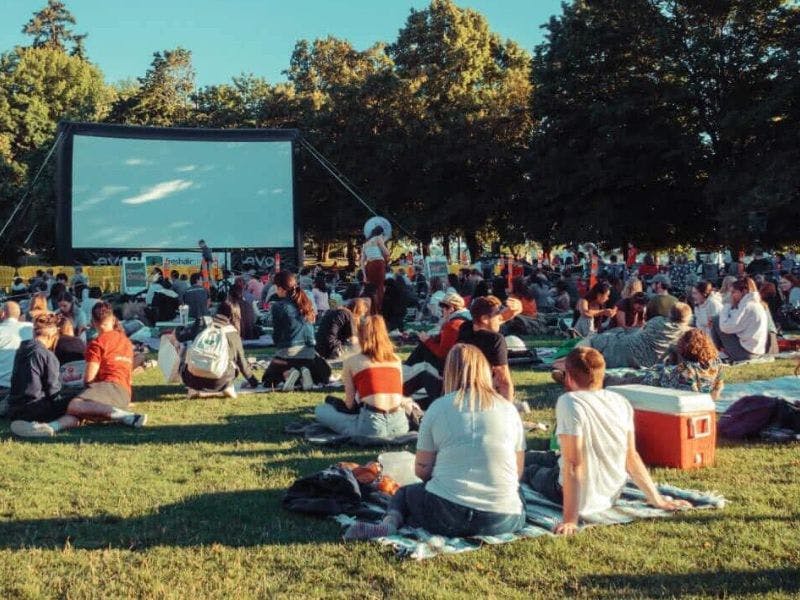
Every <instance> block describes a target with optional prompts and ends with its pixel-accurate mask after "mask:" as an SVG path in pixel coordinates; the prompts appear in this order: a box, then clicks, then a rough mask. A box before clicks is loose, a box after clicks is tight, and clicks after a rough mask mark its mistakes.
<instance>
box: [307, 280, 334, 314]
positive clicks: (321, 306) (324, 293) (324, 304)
mask: <svg viewBox="0 0 800 600" xmlns="http://www.w3.org/2000/svg"><path fill="white" fill-rule="evenodd" d="M311 293H312V294H313V296H314V306H316V307H317V314H318V315H320V316H322V315H324V314H325V312H326V311H328V310H330V308H331V307H330V304H329V302H328V300H329V297H330V294H329V293H328V284H327V282H326V281H325V275H323V274H319V275H317V278H316V279H315V280H314V288H313V289H312V290H311Z"/></svg>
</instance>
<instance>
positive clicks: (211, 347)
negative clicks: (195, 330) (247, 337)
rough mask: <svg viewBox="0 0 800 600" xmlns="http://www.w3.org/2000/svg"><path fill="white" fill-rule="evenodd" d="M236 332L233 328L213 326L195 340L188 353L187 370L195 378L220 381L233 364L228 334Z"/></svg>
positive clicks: (204, 330)
mask: <svg viewBox="0 0 800 600" xmlns="http://www.w3.org/2000/svg"><path fill="white" fill-rule="evenodd" d="M231 331H236V329H234V328H233V327H232V326H230V325H226V326H225V327H220V326H219V325H215V324H213V323H212V324H211V325H209V326H208V327H206V328H205V329H203V331H201V332H200V333H199V334H197V337H196V338H194V341H193V342H192V344H191V346H189V349H188V350H187V351H186V368H187V369H188V370H189V373H191V374H192V375H194V376H195V377H202V378H204V379H220V378H221V377H222V376H223V375H225V373H226V372H227V371H228V367H229V366H230V364H231V357H230V349H229V348H228V338H227V336H226V334H227V333H230V332H231Z"/></svg>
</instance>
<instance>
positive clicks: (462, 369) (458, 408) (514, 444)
mask: <svg viewBox="0 0 800 600" xmlns="http://www.w3.org/2000/svg"><path fill="white" fill-rule="evenodd" d="M444 379H445V387H444V391H445V395H444V396H442V397H441V398H439V399H438V400H436V401H435V402H434V403H433V404H432V405H431V407H430V408H429V409H428V412H427V413H425V417H424V418H423V419H422V424H421V425H420V430H419V437H418V439H417V454H416V464H415V471H416V475H417V477H419V478H420V479H422V481H423V483H417V484H412V485H407V486H404V487H401V488H400V489H399V490H398V491H397V493H396V494H395V495H394V496H393V497H392V500H391V503H390V505H389V510H388V512H387V513H386V517H385V518H384V519H383V521H382V522H381V523H377V524H376V523H362V522H358V523H356V524H354V525H352V526H351V527H350V528H349V529H348V530H347V532H346V533H345V539H368V538H373V537H383V536H386V535H391V534H394V533H396V532H397V530H398V529H399V528H400V527H401V526H403V525H404V524H405V523H408V524H409V525H410V526H412V527H423V528H425V529H426V530H427V531H428V532H430V533H433V534H438V535H444V536H447V537H454V536H475V535H500V534H504V533H511V532H513V531H516V530H517V529H519V528H521V527H522V526H524V525H525V508H524V506H523V503H522V500H521V498H520V494H519V478H520V475H521V474H522V465H523V457H524V453H525V432H524V430H523V428H522V421H521V420H520V417H519V414H517V411H516V410H515V409H514V407H513V406H512V405H511V403H509V402H506V401H505V399H504V398H503V397H502V396H500V395H498V394H497V392H495V390H494V388H493V386H492V380H491V377H490V370H489V364H488V362H487V361H486V358H485V357H484V356H483V354H482V353H481V352H480V350H478V349H477V348H476V347H474V346H470V345H468V344H456V345H455V346H453V348H452V350H450V353H449V354H448V355H447V360H446V362H445V369H444Z"/></svg>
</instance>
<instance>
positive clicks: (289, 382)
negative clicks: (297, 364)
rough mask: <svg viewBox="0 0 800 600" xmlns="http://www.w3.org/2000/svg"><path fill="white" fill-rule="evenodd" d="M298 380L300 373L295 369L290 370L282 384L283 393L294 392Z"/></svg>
mask: <svg viewBox="0 0 800 600" xmlns="http://www.w3.org/2000/svg"><path fill="white" fill-rule="evenodd" d="M299 378H300V371H298V370H297V369H292V370H291V371H289V374H288V375H287V376H286V381H284V382H283V391H284V392H291V391H294V386H295V385H297V380H298V379H299Z"/></svg>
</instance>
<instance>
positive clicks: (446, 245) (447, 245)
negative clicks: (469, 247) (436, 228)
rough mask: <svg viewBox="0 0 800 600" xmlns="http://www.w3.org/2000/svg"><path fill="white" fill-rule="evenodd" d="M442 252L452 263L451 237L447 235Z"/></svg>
mask: <svg viewBox="0 0 800 600" xmlns="http://www.w3.org/2000/svg"><path fill="white" fill-rule="evenodd" d="M442 251H443V252H444V257H445V258H446V259H447V261H448V262H450V236H449V235H446V236H444V238H443V239H442Z"/></svg>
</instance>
